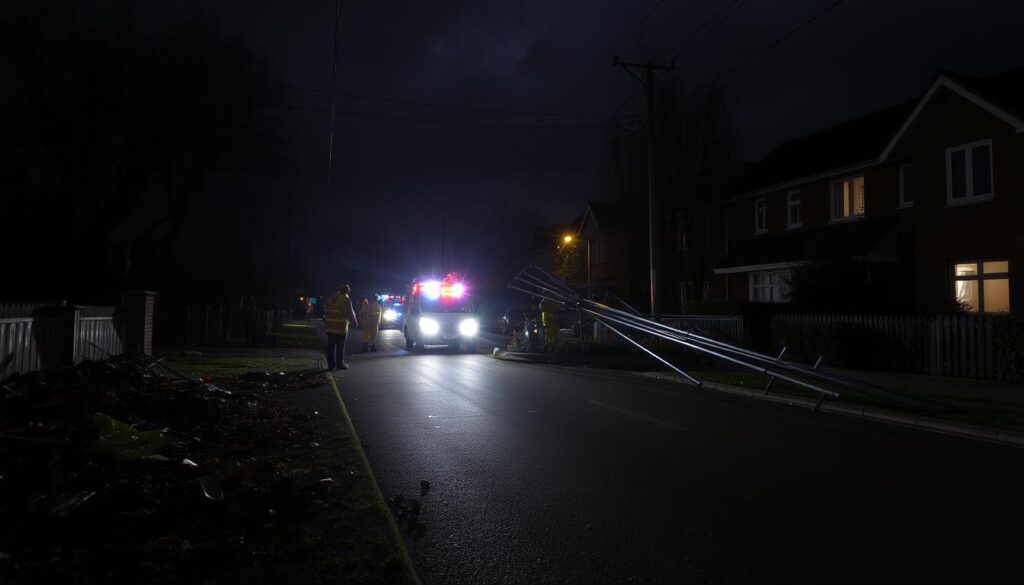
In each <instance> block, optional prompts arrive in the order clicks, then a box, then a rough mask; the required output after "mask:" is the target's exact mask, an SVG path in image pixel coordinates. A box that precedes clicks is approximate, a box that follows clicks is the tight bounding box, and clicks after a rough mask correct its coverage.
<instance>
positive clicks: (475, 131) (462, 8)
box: [74, 0, 1024, 274]
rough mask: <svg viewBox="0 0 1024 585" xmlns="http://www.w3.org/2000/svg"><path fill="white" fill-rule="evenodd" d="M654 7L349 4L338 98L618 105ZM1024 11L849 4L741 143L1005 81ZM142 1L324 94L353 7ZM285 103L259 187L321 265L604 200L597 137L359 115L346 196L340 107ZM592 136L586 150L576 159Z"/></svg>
mask: <svg viewBox="0 0 1024 585" xmlns="http://www.w3.org/2000/svg"><path fill="white" fill-rule="evenodd" d="M655 3H656V0H646V1H644V2H638V1H635V0H610V1H606V2H597V1H593V0H567V1H563V2H551V1H550V0H527V1H521V2H507V1H503V0H486V1H485V0H477V1H470V0H464V1H457V0H446V1H432V2H408V1H397V0H391V1H375V2H353V1H345V2H343V25H342V41H341V44H340V47H339V49H340V63H339V83H338V89H339V90H342V91H348V92H353V93H360V94H367V95H382V96H392V97H399V98H405V99H409V100H416V101H424V102H437V103H445V104H454V105H467V106H474V107H483V108H493V109H517V110H551V109H552V108H554V107H555V106H556V102H557V105H558V109H559V111H561V112H580V113H582V112H585V113H598V112H608V111H610V110H611V108H612V107H613V106H614V105H615V104H616V103H618V102H619V101H620V100H621V99H622V96H623V95H627V94H628V93H629V92H630V91H631V89H632V87H633V84H634V82H633V81H632V79H631V78H630V77H629V76H628V75H626V74H625V73H624V72H623V71H621V70H619V69H616V68H613V67H612V66H611V65H610V63H607V59H608V52H609V51H610V50H611V49H612V45H613V44H614V43H615V42H616V41H617V40H619V39H620V38H621V37H622V35H623V33H624V32H625V31H626V30H627V29H629V27H630V26H631V25H632V24H633V23H634V22H635V21H636V20H637V19H638V18H639V17H640V16H641V15H642V14H644V13H645V12H646V11H647V10H648V9H649V8H650V7H651V6H653V5H654V4H655ZM732 3H733V2H732V0H706V1H700V2H689V1H683V0H666V1H665V2H664V3H662V5H661V6H659V8H658V9H657V10H656V11H655V12H654V14H653V15H652V16H651V18H649V19H648V20H647V21H646V22H645V23H644V25H643V26H641V27H639V28H638V29H637V30H636V31H635V32H634V33H633V34H631V35H630V36H629V37H627V38H626V39H625V40H623V42H622V43H621V44H620V46H619V47H618V48H617V49H616V51H615V52H617V53H619V54H621V55H622V56H623V57H625V58H629V59H631V60H645V59H648V58H653V57H654V56H657V55H659V54H661V53H663V52H664V51H665V50H666V49H667V48H669V47H673V46H676V47H679V46H682V45H681V44H680V42H681V41H684V40H685V39H686V38H687V37H688V35H690V34H691V33H692V32H693V31H694V30H695V29H696V28H697V27H698V26H699V25H700V24H701V23H703V22H705V21H707V20H708V19H709V18H711V17H712V16H713V15H715V14H716V13H718V12H719V11H721V10H722V9H723V8H725V7H727V6H729V5H731V4H732ZM96 4H97V6H98V7H97V8H96V10H95V11H93V12H89V10H88V9H86V8H84V7H82V6H81V5H78V4H77V3H74V5H75V6H76V7H77V10H78V11H79V12H81V13H83V14H91V18H92V20H95V21H102V20H103V19H104V18H107V16H108V15H109V9H107V8H104V7H106V6H109V4H108V3H105V2H97V3H96ZM828 4H830V2H829V0H771V1H764V0H752V1H750V2H748V3H746V4H745V5H744V6H743V7H742V8H740V9H739V10H738V11H737V12H736V13H735V15H733V16H732V17H731V18H730V19H729V20H727V21H726V22H724V23H723V24H721V26H718V27H717V28H716V29H715V30H714V31H713V32H711V33H710V34H708V35H707V36H706V38H704V39H703V40H702V41H701V42H700V43H698V44H696V45H695V46H694V47H693V48H692V49H690V50H689V51H688V52H686V53H685V54H684V55H683V56H682V57H680V59H679V60H678V62H677V67H678V69H677V72H676V74H675V75H677V76H679V79H680V80H681V83H682V85H683V87H684V88H690V89H693V88H698V87H701V86H702V85H703V84H705V83H707V82H708V81H709V80H711V79H714V78H715V77H717V76H718V75H720V74H721V73H722V72H724V71H727V70H729V69H730V68H731V67H733V66H734V65H735V64H736V63H739V62H741V61H742V60H743V59H745V58H746V57H747V56H748V55H750V54H752V53H753V52H755V51H757V50H759V49H761V48H762V47H764V46H765V45H767V44H769V43H771V42H772V41H774V40H775V39H776V38H777V37H778V36H779V35H780V34H782V33H784V32H785V31H787V30H789V29H791V28H792V27H794V26H795V25H796V24H798V23H799V22H801V21H803V20H804V19H806V18H807V17H809V16H810V15H812V14H814V13H815V12H817V11H820V10H821V9H823V8H824V7H825V6H827V5H828ZM1021 4H1022V3H1021V2H1016V1H1009V0H1007V1H989V2H977V1H970V0H901V1H892V0H847V1H846V2H844V3H843V4H842V5H840V6H839V7H837V8H835V9H834V10H833V11H831V12H830V13H829V14H828V15H827V16H825V17H824V18H822V19H821V20H820V21H818V22H816V23H814V24H813V25H811V26H810V27H808V28H807V29H806V30H803V31H801V32H800V33H799V34H797V35H795V36H793V37H792V38H790V39H788V40H787V41H786V42H785V43H783V44H782V45H780V46H778V47H776V48H774V49H772V50H771V51H770V52H768V53H766V54H765V55H764V56H763V57H761V58H759V59H758V60H757V61H755V62H754V63H752V64H751V65H750V66H748V67H745V68H743V69H742V70H740V71H738V72H737V73H736V74H735V75H731V76H729V77H728V78H727V79H726V80H725V82H724V88H725V91H726V93H727V95H728V97H729V100H730V103H731V104H732V117H733V121H734V123H735V127H736V131H737V134H738V136H737V140H738V144H739V147H740V148H739V154H740V155H741V156H744V157H747V158H755V157H758V156H761V155H763V154H764V153H765V152H766V151H767V150H768V149H769V148H771V147H772V145H774V144H775V143H777V142H778V141H780V140H784V139H788V138H791V137H794V136H796V135H799V134H801V133H804V132H807V131H811V130H814V129H817V128H820V127H822V126H823V125H827V124H832V123H837V122H839V121H842V120H843V119H846V118H849V117H852V116H855V115H859V114H862V113H865V112H868V111H870V110H873V109H877V108H881V107H884V106H886V105H889V104H891V103H894V102H898V101H901V100H905V99H910V98H912V97H914V96H915V95H917V94H918V93H919V92H921V91H922V90H923V89H924V87H925V84H927V82H928V80H929V79H930V78H931V77H932V76H933V75H934V73H935V71H936V70H937V69H940V68H947V69H953V70H957V71H961V72H964V73H975V74H987V73H992V72H994V71H997V70H1000V69H1005V68H1009V67H1014V66H1020V65H1024V45H1022V44H1021V43H1020V42H1019V26H1020V23H1021V22H1022V21H1024V18H1022V17H1024V8H1022V6H1021ZM134 5H135V9H136V11H137V12H138V13H139V18H140V20H141V21H144V22H148V23H149V25H150V26H153V27H159V26H167V25H170V24H172V23H174V22H176V21H178V20H181V19H182V18H183V16H184V15H186V14H189V13H195V12H207V13H210V14H212V15H214V16H216V17H218V18H220V19H221V21H222V22H223V24H224V26H225V27H226V28H227V29H228V30H229V31H230V32H231V33H233V34H235V35H237V36H240V37H243V38H244V39H245V40H246V41H247V42H248V43H250V44H251V45H253V46H254V47H255V48H256V49H257V50H259V51H260V52H261V53H262V54H263V55H265V57H266V58H267V59H268V60H269V62H270V63H271V64H272V66H273V69H274V70H275V71H276V75H277V76H278V80H277V81H280V82H283V83H285V84H289V85H294V86H301V87H308V88H312V89H318V90H325V89H327V87H328V85H329V82H330V70H331V43H332V37H333V29H334V9H335V4H334V2H331V1H329V0H316V1H303V2H291V3H287V4H281V3H278V2H260V1H253V0H231V1H226V2H220V3H216V4H215V5H210V4H206V3H194V2H173V1H169V2H161V3H150V2H145V3H143V2H135V3H134ZM595 65H596V66H595ZM588 71H589V74H588V75H586V77H584V78H583V79H582V80H580V78H581V76H583V75H584V73H587V72H588ZM570 88H571V91H570V92H569V93H568V95H565V94H566V91H567V90H570ZM563 95H564V99H562V100H561V101H559V98H560V97H562V96H563ZM281 99H282V102H283V103H287V104H291V105H295V106H302V107H307V108H314V109H323V108H326V107H327V103H328V99H327V96H326V95H325V94H323V93H317V92H303V91H296V90H286V91H282V94H281ZM338 107H339V109H341V110H344V111H349V112H361V113H371V114H383V115H391V116H399V117H408V118H427V119H433V120H443V121H452V122H462V123H479V124H524V125H528V124H537V123H543V122H546V123H550V124H555V123H561V124H567V125H571V124H579V123H580V120H572V119H568V120H567V119H558V118H549V119H538V118H535V117H528V116H512V115H500V114H495V113H483V112H458V111H447V110H438V109H432V108H427V107H413V106H407V105H399V104H387V103H379V102H373V101H368V100H360V99H355V98H343V99H339V103H338ZM279 113H280V115H281V117H282V124H283V127H284V134H283V140H284V144H283V145H282V147H283V149H284V150H285V151H286V152H287V153H288V155H289V159H290V160H291V161H292V164H291V165H290V166H289V167H288V168H287V170H286V171H285V172H281V173H278V175H277V176H275V178H274V179H273V180H253V181H252V185H253V186H252V192H253V193H254V195H258V196H259V197H261V198H264V199H267V198H269V199H275V198H277V199H281V198H282V197H283V194H284V192H286V191H287V192H288V194H289V196H290V197H291V198H292V200H293V201H294V202H295V203H296V205H300V206H301V207H303V208H308V209H316V210H318V212H317V213H316V214H314V215H312V216H310V217H308V218H306V219H304V220H303V222H304V223H303V228H302V230H301V233H300V234H299V236H298V237H299V240H300V242H299V246H300V247H301V248H303V249H305V250H308V251H309V253H308V254H305V255H303V259H304V261H308V264H309V265H310V267H311V268H313V269H320V268H323V269H325V270H339V269H341V268H342V267H345V266H359V267H362V268H366V267H376V269H379V270H381V271H385V272H388V273H391V274H407V273H411V272H413V271H415V270H417V269H422V268H423V267H424V266H428V265H430V264H431V262H434V261H436V259H437V256H439V252H438V245H437V244H438V242H439V241H440V222H441V218H442V217H452V218H459V219H458V222H457V223H458V224H459V225H461V227H457V228H453V229H456V230H457V231H458V233H460V234H471V233H472V234H476V233H478V232H479V231H481V230H480V226H492V225H494V224H496V223H500V222H501V218H502V217H503V216H504V215H508V214H509V213H511V212H510V211H509V210H512V209H516V208H520V207H527V208H531V209H532V210H533V211H534V212H535V215H536V217H537V218H538V219H541V220H548V219H558V218H566V217H571V216H572V215H573V214H575V213H577V212H578V211H579V210H580V209H581V207H582V204H583V202H585V201H586V200H587V199H588V198H592V197H594V196H595V193H596V190H595V185H594V181H595V177H596V175H597V170H596V164H597V161H598V154H597V153H598V150H599V137H600V132H599V131H597V130H592V129H562V130H540V129H525V128H523V129H514V128H469V127H459V126H446V125H433V124H428V123H420V122H408V121H397V120H380V119H371V118H365V117H354V116H340V117H339V118H338V121H337V123H336V131H337V140H338V150H337V159H336V160H337V162H338V164H337V168H336V170H335V175H334V176H335V179H336V180H335V185H334V188H333V189H332V190H330V191H328V190H327V188H326V184H325V183H326V169H325V165H326V161H327V153H326V148H327V134H328V131H327V115H326V114H325V113H322V112H317V111H304V110H281V111H280V112H279ZM574 145H580V146H579V148H578V149H576V150H572V147H573V146H574ZM566 152H568V153H569V154H567V155H565V156H564V157H563V156H562V155H563V153H566ZM543 169H550V171H549V172H547V173H540V171H542V170H543ZM484 231H487V230H484ZM494 231H495V230H493V229H492V230H490V232H491V233H493V232H494ZM481 238H483V236H481ZM484 240H486V238H483V240H481V242H483V241H484ZM459 245H460V246H463V247H464V249H463V250H460V251H459V252H460V253H461V254H462V256H461V257H463V258H465V259H467V261H468V259H473V258H476V257H477V256H479V254H477V253H476V252H478V251H479V250H477V251H476V252H474V248H479V249H488V250H490V249H492V247H493V246H492V244H491V243H487V242H485V243H483V244H480V245H479V246H475V245H474V244H473V242H472V241H470V240H469V239H467V238H462V241H461V243H460V244H459ZM474 261H477V260H474Z"/></svg>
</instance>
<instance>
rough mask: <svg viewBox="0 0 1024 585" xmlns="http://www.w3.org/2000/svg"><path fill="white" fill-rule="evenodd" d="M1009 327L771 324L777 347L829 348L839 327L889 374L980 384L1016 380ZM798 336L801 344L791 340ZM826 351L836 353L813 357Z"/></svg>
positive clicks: (919, 321)
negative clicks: (884, 359)
mask: <svg viewBox="0 0 1024 585" xmlns="http://www.w3.org/2000/svg"><path fill="white" fill-rule="evenodd" d="M1014 326H1015V322H1013V321H1010V318H1009V317H1005V316H997V315H937V316H903V315H774V316H773V317H772V320H771V329H772V340H773V343H774V344H776V345H777V346H781V345H783V344H786V345H789V344H791V343H794V342H796V343H798V344H799V343H806V342H808V339H807V338H813V339H814V340H815V341H817V342H819V343H822V344H823V345H829V344H830V343H834V342H835V338H836V336H835V334H834V332H835V331H836V330H837V329H838V328H841V327H842V328H845V329H846V330H847V331H853V332H854V333H855V334H854V335H851V336H848V337H847V339H848V340H849V341H852V342H856V341H857V340H860V342H861V343H862V344H863V343H871V344H874V345H875V347H872V348H867V349H870V350H872V351H874V352H875V353H876V354H879V353H881V352H884V353H885V354H886V355H887V356H888V358H889V365H890V366H891V367H892V368H893V369H896V370H900V371H905V372H913V373H921V374H932V375H939V376H955V377H963V378H976V379H986V380H1006V379H1017V378H1019V377H1020V376H1021V374H1022V372H1021V371H1020V366H1021V365H1022V364H1019V363H1017V362H1018V359H1019V358H1018V356H1017V354H1018V353H1020V351H1021V349H1022V348H1019V347H1007V343H1008V340H1009V339H1011V338H1012V337H1007V335H1008V334H1009V332H1011V331H1012V329H1013V327H1014ZM828 331H832V332H833V334H828V333H827V332H828ZM857 331H859V332H860V333H861V335H859V336H858V335H857V334H856V332H857ZM801 332H802V333H801ZM865 333H866V335H865ZM786 335H789V336H790V337H791V338H790V339H788V340H787V339H784V337H785V336H786ZM798 335H799V336H801V337H804V338H805V339H793V337H795V336H798ZM829 350H831V351H837V348H836V347H834V346H833V347H822V348H821V349H820V350H819V351H829Z"/></svg>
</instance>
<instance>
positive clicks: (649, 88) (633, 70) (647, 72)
mask: <svg viewBox="0 0 1024 585" xmlns="http://www.w3.org/2000/svg"><path fill="white" fill-rule="evenodd" d="M612 65H613V66H615V67H622V68H623V69H625V70H626V71H627V72H628V73H629V74H630V75H632V76H633V77H635V78H636V79H637V80H639V81H641V82H642V83H643V84H644V90H645V91H646V92H647V116H646V122H647V256H648V257H647V261H648V266H649V267H650V281H651V282H650V288H651V316H652V317H653V316H654V315H657V314H658V302H657V301H658V297H657V294H658V293H657V291H658V274H657V273H658V269H657V266H658V262H657V261H658V255H657V246H656V245H655V242H656V241H657V236H656V233H655V232H656V229H655V227H656V225H657V224H656V222H655V220H654V217H655V207H656V203H657V198H656V197H655V190H654V75H655V72H656V71H665V72H668V71H675V69H676V65H675V62H674V61H673V62H672V63H669V64H668V65H655V64H654V62H653V61H647V62H646V63H626V62H623V61H620V60H619V56H618V55H615V57H613V58H612Z"/></svg>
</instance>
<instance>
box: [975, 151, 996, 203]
mask: <svg viewBox="0 0 1024 585" xmlns="http://www.w3.org/2000/svg"><path fill="white" fill-rule="evenodd" d="M971 178H972V179H973V180H974V193H973V195H974V196H975V197H980V196H983V195H991V194H992V146H990V145H988V144H984V145H982V146H976V147H974V149H973V150H972V151H971Z"/></svg>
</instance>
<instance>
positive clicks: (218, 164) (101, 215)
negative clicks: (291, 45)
mask: <svg viewBox="0 0 1024 585" xmlns="http://www.w3.org/2000/svg"><path fill="white" fill-rule="evenodd" d="M62 19H63V20H62ZM73 20H74V19H73V18H71V17H68V16H67V15H66V14H60V13H58V12H57V11H56V10H54V11H52V12H51V11H47V10H46V9H45V8H44V6H43V5H41V4H39V3H35V2H31V1H29V2H25V1H19V0H15V1H13V2H11V3H8V4H5V6H4V7H3V8H0V38H2V39H3V40H2V41H0V42H3V49H4V54H5V55H7V58H0V65H2V66H3V68H4V71H6V72H9V76H8V77H7V81H9V84H8V85H9V86H10V87H11V88H12V91H10V92H8V93H6V95H4V96H3V97H0V120H2V121H3V123H4V125H5V127H6V128H7V129H8V130H10V136H11V138H12V140H11V142H13V143H15V144H19V145H20V148H19V149H18V150H19V151H20V152H19V155H18V156H14V157H5V160H3V161H0V181H2V182H3V183H2V184H3V188H4V189H5V190H9V191H10V192H12V193H13V194H14V196H13V197H12V200H13V201H12V202H11V203H9V205H10V208H9V209H7V208H6V206H7V205H8V204H5V209H4V211H12V212H13V213H10V214H8V213H5V218H7V219H8V220H9V221H10V220H11V219H15V218H16V221H17V225H16V226H11V225H9V226H8V227H9V228H13V229H8V230H5V231H6V233H5V236H6V237H4V244H5V245H6V246H10V245H13V244H15V243H16V242H18V241H24V240H35V241H41V242H43V243H42V245H40V246H38V248H37V249H35V250H33V251H27V252H24V253H22V254H19V255H18V256H19V258H20V259H21V262H22V265H21V268H22V269H23V270H29V269H31V268H32V267H34V266H37V265H38V264H41V263H50V264H56V265H60V266H61V267H62V268H61V270H60V271H59V272H58V271H51V272H50V277H51V278H43V279H41V280H35V281H34V284H33V285H32V286H27V287H23V288H35V289H38V290H39V291H50V290H52V287H53V286H54V285H57V284H63V285H64V287H65V290H66V287H68V286H69V285H70V286H72V287H74V288H76V289H78V291H80V292H93V291H97V290H109V289H111V288H116V287H117V286H119V285H122V284H123V283H124V274H125V272H126V270H127V269H128V266H126V263H127V260H128V257H129V256H128V255H129V254H130V257H131V267H130V269H131V271H132V273H133V274H134V276H135V277H136V278H135V283H134V284H136V285H147V286H158V285H160V284H165V283H166V282H167V281H168V280H170V281H173V280H174V279H173V276H175V275H171V274H169V273H168V270H169V269H170V268H171V267H172V265H173V260H175V255H176V254H178V253H179V250H178V242H179V239H180V236H181V234H182V233H183V230H184V229H185V226H186V225H187V224H188V223H189V222H190V221H192V220H193V219H200V218H199V217H198V214H197V213H196V210H195V209H194V205H193V204H194V203H195V202H196V201H197V200H200V199H204V198H211V197H215V196H218V193H217V192H216V191H214V190H212V189H211V183H210V179H211V177H213V176H214V175H215V174H216V173H222V172H225V171H229V170H231V169H234V168H238V167H245V166H250V167H261V168H267V167H271V168H272V167H273V166H274V165H276V164H277V161H278V160H279V156H278V153H277V150H276V148H275V147H274V144H275V143H276V141H275V139H274V136H275V124H274V119H273V117H272V116H273V111H272V110H268V109H267V108H265V107H262V106H261V103H263V102H266V101H269V100H271V99H272V97H273V96H270V95H268V90H267V87H268V86H267V85H264V84H259V83H253V81H254V80H256V81H263V80H266V79H267V78H268V77H269V75H268V73H267V68H266V66H265V65H264V64H263V63H262V61H261V60H260V59H259V58H258V57H257V56H256V55H255V54H254V53H253V52H252V51H251V50H250V49H249V48H247V47H246V46H245V45H244V44H243V43H241V42H240V41H238V40H236V39H232V38H229V37H228V36H226V35H225V34H224V32H223V31H222V29H221V28H220V27H219V26H217V24H216V23H213V22H210V21H209V20H203V19H201V18H198V17H194V18H192V19H190V20H187V21H185V22H182V23H180V24H178V25H177V26H176V27H174V28H173V29H172V30H170V31H164V32H161V33H156V34H144V33H142V32H141V31H140V30H138V29H137V28H136V27H135V25H134V19H133V16H132V14H131V12H130V11H129V10H127V9H126V8H125V6H124V5H121V4H117V3H114V4H112V10H111V18H110V19H109V21H108V22H106V23H105V24H104V25H102V26H100V27H99V28H98V29H86V28H84V27H79V26H76V25H74V24H73ZM69 21H70V23H69ZM226 235H227V236H228V237H232V236H234V235H236V234H232V233H230V232H228V233H227V234H226ZM215 251H216V250H212V251H211V252H215ZM32 292H37V291H32ZM49 294H53V293H52V292H49Z"/></svg>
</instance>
